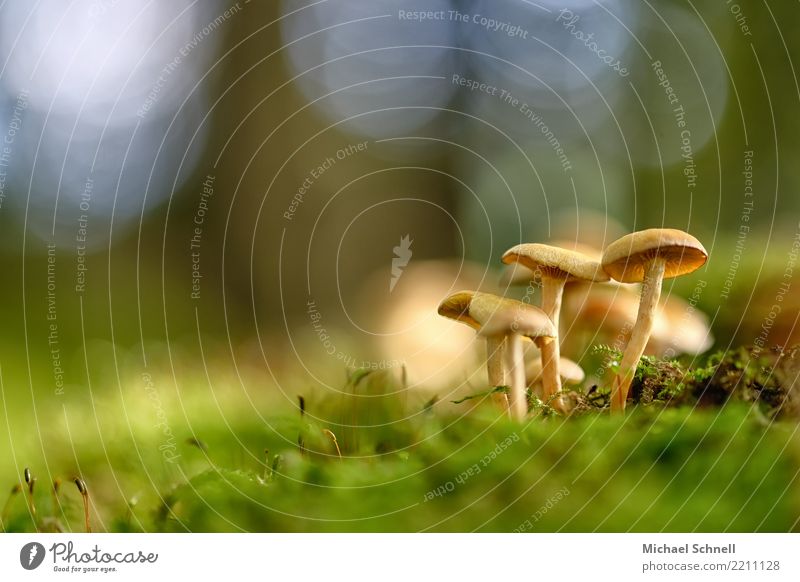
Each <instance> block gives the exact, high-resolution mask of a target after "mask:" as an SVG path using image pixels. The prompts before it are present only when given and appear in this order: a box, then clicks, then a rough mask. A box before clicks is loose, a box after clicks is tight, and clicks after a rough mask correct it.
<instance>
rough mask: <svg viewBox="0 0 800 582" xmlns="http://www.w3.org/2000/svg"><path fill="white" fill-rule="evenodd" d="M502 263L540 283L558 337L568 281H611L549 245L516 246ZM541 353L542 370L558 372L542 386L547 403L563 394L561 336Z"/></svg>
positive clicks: (587, 260)
mask: <svg viewBox="0 0 800 582" xmlns="http://www.w3.org/2000/svg"><path fill="white" fill-rule="evenodd" d="M503 262H504V263H506V264H511V263H520V264H522V265H523V266H525V267H527V268H528V269H530V270H531V271H532V272H533V273H535V274H536V276H537V278H538V279H540V280H541V282H542V310H543V311H544V312H545V313H546V314H547V316H548V317H549V318H550V319H551V320H552V322H553V326H554V328H555V330H556V333H558V329H559V317H560V313H561V300H562V296H563V293H564V285H565V284H566V283H567V282H568V281H584V282H600V281H608V275H606V274H605V272H604V271H603V270H602V269H601V268H600V263H599V262H598V261H596V260H593V259H592V258H591V257H589V256H587V255H584V254H583V253H579V252H577V251H571V250H567V249H562V248H558V247H553V246H549V245H543V244H536V243H533V244H521V245H517V246H515V247H513V248H511V249H509V250H508V251H506V253H505V254H504V255H503ZM541 349H542V361H543V362H544V364H543V368H545V369H546V368H547V367H548V364H547V362H552V364H551V365H552V366H553V367H554V368H555V370H556V372H555V374H554V377H553V378H552V380H553V382H549V381H544V382H543V383H542V387H543V389H544V394H543V396H544V398H545V400H550V398H552V396H553V395H554V394H556V393H557V392H560V391H561V379H560V378H559V375H558V363H559V359H560V357H561V355H560V345H559V339H558V335H556V338H555V341H551V342H546V343H543V344H542V346H541Z"/></svg>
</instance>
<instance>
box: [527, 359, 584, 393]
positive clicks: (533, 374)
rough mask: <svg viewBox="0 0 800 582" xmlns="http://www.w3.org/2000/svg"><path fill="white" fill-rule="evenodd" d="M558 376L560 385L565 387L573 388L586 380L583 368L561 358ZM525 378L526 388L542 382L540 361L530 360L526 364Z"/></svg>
mask: <svg viewBox="0 0 800 582" xmlns="http://www.w3.org/2000/svg"><path fill="white" fill-rule="evenodd" d="M558 374H559V376H561V383H562V384H563V385H565V386H566V385H572V386H575V385H577V384H580V383H581V382H583V381H584V379H585V378H586V374H585V373H584V372H583V368H581V367H580V366H579V365H578V364H576V363H575V362H573V361H572V360H570V359H569V358H563V357H562V358H560V359H559V360H558ZM525 378H526V379H527V381H528V386H530V387H531V388H533V387H534V386H536V385H537V384H539V383H540V382H541V381H542V361H541V360H532V361H531V362H529V363H528V365H527V366H526V367H525Z"/></svg>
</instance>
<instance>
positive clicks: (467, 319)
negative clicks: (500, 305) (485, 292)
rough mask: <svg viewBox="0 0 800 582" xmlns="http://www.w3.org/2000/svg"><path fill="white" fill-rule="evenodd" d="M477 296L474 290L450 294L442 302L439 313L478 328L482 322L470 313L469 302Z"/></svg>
mask: <svg viewBox="0 0 800 582" xmlns="http://www.w3.org/2000/svg"><path fill="white" fill-rule="evenodd" d="M474 296H475V292H474V291H457V292H456V293H453V294H452V295H448V296H447V297H446V298H445V299H444V300H443V301H442V302H441V303H440V304H439V309H438V310H437V311H438V313H439V315H441V316H442V317H447V318H448V319H455V320H456V321H460V322H461V323H466V324H467V325H468V326H470V327H472V328H474V329H478V328H479V327H480V326H481V324H480V323H478V322H477V321H475V320H474V319H473V318H472V317H471V316H470V314H469V304H470V303H471V302H472V299H473V297H474Z"/></svg>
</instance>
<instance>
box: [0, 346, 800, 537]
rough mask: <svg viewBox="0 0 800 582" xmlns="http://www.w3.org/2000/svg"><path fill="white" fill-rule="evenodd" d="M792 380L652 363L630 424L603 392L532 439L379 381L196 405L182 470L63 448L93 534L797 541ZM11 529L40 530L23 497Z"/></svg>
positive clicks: (756, 360)
mask: <svg viewBox="0 0 800 582" xmlns="http://www.w3.org/2000/svg"><path fill="white" fill-rule="evenodd" d="M609 361H614V358H611V359H610V360H609ZM617 361H618V360H617ZM794 371H795V359H794V352H791V351H790V352H780V353H777V352H768V353H757V354H756V353H753V352H752V350H738V351H736V352H731V353H728V354H719V355H716V356H713V357H711V358H709V359H708V361H707V362H704V363H702V364H701V365H700V366H699V367H693V368H690V367H689V366H688V365H687V363H685V362H679V361H660V360H654V359H652V358H647V359H645V360H643V362H642V364H641V365H640V367H639V369H638V370H637V373H636V380H635V383H634V387H635V388H634V390H633V397H632V401H631V407H630V411H629V413H628V414H627V415H625V416H620V417H612V416H610V415H608V414H607V413H606V412H605V408H604V406H605V402H606V400H607V389H605V388H603V387H594V388H589V389H587V390H585V391H578V392H574V393H571V394H570V395H568V397H569V398H572V399H574V400H575V401H576V402H578V403H579V404H580V407H581V410H580V411H581V412H582V414H572V415H569V416H559V415H555V414H550V413H546V409H545V407H546V406H547V405H546V403H536V406H537V411H538V412H539V414H536V415H535V416H534V417H532V418H531V419H530V421H528V422H527V423H525V424H518V423H514V422H512V421H510V420H508V419H506V418H498V417H497V415H496V413H495V412H494V410H493V409H492V407H491V406H480V405H478V406H475V405H474V404H475V402H471V403H465V404H464V410H465V414H463V415H453V414H451V413H447V412H445V411H444V410H441V409H440V407H439V405H438V404H436V403H435V399H430V398H429V397H421V396H420V397H418V398H414V397H412V396H410V395H409V394H407V393H406V391H405V390H404V389H403V388H404V387H403V386H402V384H398V383H397V382H396V381H394V380H392V377H391V376H390V375H388V374H384V373H377V372H376V373H370V374H357V375H354V376H351V378H350V380H348V382H347V384H346V385H345V386H344V387H343V389H342V390H341V391H340V392H338V393H336V394H333V395H324V394H322V395H318V394H316V393H315V392H314V391H313V390H310V391H308V393H307V395H306V398H305V414H304V415H302V416H301V415H300V414H299V411H298V410H297V408H296V407H295V408H294V409H293V410H284V411H283V412H284V414H281V413H280V412H281V411H279V410H273V412H272V413H271V414H268V415H266V416H265V417H264V418H261V417H259V416H256V415H247V414H243V413H240V414H236V415H234V414H228V415H226V420H227V422H228V423H227V424H226V423H225V422H220V419H219V417H218V416H217V415H215V414H214V412H213V409H212V408H210V407H209V406H208V405H206V408H203V407H202V406H201V405H200V404H199V402H200V399H198V403H194V404H192V407H194V408H192V407H190V406H189V403H186V404H187V408H192V409H193V410H194V411H195V413H194V415H193V416H192V418H191V419H189V420H188V421H187V424H186V425H180V424H177V421H175V422H176V424H175V425H174V427H173V431H174V433H175V435H176V442H177V443H178V450H177V451H176V454H177V455H178V457H177V459H178V460H177V463H175V464H170V463H165V461H164V458H163V457H162V455H161V454H160V451H159V449H158V446H157V445H158V442H159V440H158V439H159V438H160V435H158V434H157V433H155V434H154V440H153V441H152V443H150V444H145V443H143V442H141V441H139V442H137V443H136V448H135V449H134V448H132V447H131V444H130V442H129V441H128V440H126V439H125V438H123V436H121V437H120V438H118V439H114V440H107V441H105V445H106V446H105V450H104V451H98V450H97V446H96V443H95V442H93V441H92V435H91V434H90V433H88V431H87V434H86V435H83V434H82V433H76V434H75V435H74V439H73V441H72V442H71V445H72V446H73V447H74V449H75V451H77V452H78V454H79V455H80V458H81V467H82V470H83V474H82V476H83V478H84V479H85V480H86V482H87V484H88V487H89V491H90V493H91V495H92V500H93V505H94V507H96V508H97V512H98V513H96V514H95V513H93V516H92V519H93V524H94V527H95V529H96V530H103V529H110V530H113V531H242V530H244V531H355V532H358V531H423V530H424V531H514V530H518V531H723V530H724V531H799V530H800V526H799V525H798V524H799V523H800V498H798V496H797V494H796V491H797V490H798V485H800V483H798V467H800V432H799V431H797V424H796V423H795V421H794V420H793V417H792V416H791V415H790V414H789V413H788V412H787V411H788V410H789V408H788V406H787V403H789V404H791V403H792V402H794V401H793V397H792V394H793V392H792V390H793V389H791V388H787V386H790V384H789V383H790V381H791V380H792V378H794V377H796V374H795V376H792V374H793V373H794ZM791 386H793V384H791ZM467 411H469V412H468V413H467ZM234 420H235V423H234ZM765 421H766V422H765ZM326 431H331V432H333V433H334V434H335V435H336V437H337V443H338V444H339V446H340V448H341V450H342V453H343V458H340V457H339V456H338V454H337V452H336V449H335V447H334V444H333V441H332V439H331V437H330V435H329V434H328V433H327V432H326ZM301 434H302V442H303V447H302V449H301V448H300V446H299V444H298V440H299V439H298V437H299V436H300V435H301ZM265 449H269V453H266V452H265ZM133 450H135V451H136V457H135V458H133V459H132V455H131V451H133ZM15 452H16V453H17V454H18V455H26V454H27V453H26V451H25V450H24V449H23V448H18V449H16V451H15ZM32 453H33V449H31V457H30V459H31V460H30V461H28V460H26V463H29V464H31V466H33V467H34V468H35V466H36V463H34V461H35V458H34V456H33V454H32ZM72 454H73V452H72V450H71V449H65V450H63V451H61V450H54V451H51V454H50V455H49V456H48V465H49V466H50V467H51V468H52V470H53V471H64V472H66V470H64V468H65V467H69V466H70V458H71V455H72ZM35 472H36V471H34V473H35ZM12 484H13V480H12V481H11V482H9V483H8V485H9V489H10V488H11V485H12ZM40 484H41V483H40ZM0 502H2V500H0ZM35 502H36V505H37V508H38V509H39V518H38V520H39V521H38V523H37V525H38V527H39V528H40V529H45V528H50V529H54V530H57V529H62V530H64V531H81V529H82V506H81V500H80V497H79V496H78V495H77V493H76V492H75V491H73V490H71V489H70V488H68V487H64V488H62V491H61V494H60V508H56V507H55V504H54V502H53V501H52V495H50V493H49V492H48V490H47V488H46V487H40V488H39V489H37V491H36V494H35ZM56 525H57V527H55V526H56ZM4 526H5V528H6V529H7V530H8V531H33V530H34V527H35V526H34V523H33V521H32V519H31V517H30V514H29V513H28V510H27V505H26V502H25V497H24V495H21V494H17V495H16V496H14V497H13V498H12V501H11V503H10V504H9V509H8V511H7V514H6V515H5V516H4Z"/></svg>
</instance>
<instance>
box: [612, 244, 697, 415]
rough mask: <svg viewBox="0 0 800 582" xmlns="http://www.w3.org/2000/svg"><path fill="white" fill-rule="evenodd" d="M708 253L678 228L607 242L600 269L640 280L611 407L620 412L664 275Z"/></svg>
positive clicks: (686, 268) (682, 271)
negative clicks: (634, 315)
mask: <svg viewBox="0 0 800 582" xmlns="http://www.w3.org/2000/svg"><path fill="white" fill-rule="evenodd" d="M707 259H708V253H707V252H706V250H705V248H703V245H702V244H700V241H698V240H697V239H696V238H694V237H693V236H691V235H690V234H687V233H685V232H683V231H680V230H675V229H669V228H653V229H648V230H643V231H640V232H635V233H632V234H629V235H626V236H624V237H622V238H621V239H618V240H616V241H614V242H613V243H611V244H610V245H608V248H606V250H605V252H604V253H603V262H602V264H603V269H604V270H605V272H606V273H608V275H609V276H610V277H611V278H613V279H614V280H616V281H620V282H622V283H642V294H641V298H640V302H639V312H638V314H637V317H636V323H635V324H634V326H633V330H632V331H631V337H630V339H629V340H628V345H627V346H626V348H625V352H624V353H623V356H622V362H621V364H620V370H619V373H618V374H617V376H616V377H615V378H614V384H613V386H612V389H611V410H612V412H622V411H624V410H625V402H626V399H627V397H628V390H629V389H630V385H631V382H632V381H633V376H634V374H635V372H636V366H637V365H638V363H639V360H640V359H641V357H642V354H643V353H644V349H645V346H646V345H647V340H648V339H649V337H650V333H651V332H652V329H653V321H654V318H655V313H656V308H657V306H658V301H659V298H660V296H661V283H662V281H663V280H664V279H665V278H671V277H679V276H681V275H686V274H688V273H691V272H692V271H694V270H696V269H698V268H699V267H701V266H702V265H704V264H705V262H706V260H707Z"/></svg>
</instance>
